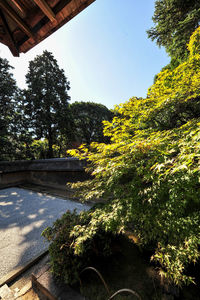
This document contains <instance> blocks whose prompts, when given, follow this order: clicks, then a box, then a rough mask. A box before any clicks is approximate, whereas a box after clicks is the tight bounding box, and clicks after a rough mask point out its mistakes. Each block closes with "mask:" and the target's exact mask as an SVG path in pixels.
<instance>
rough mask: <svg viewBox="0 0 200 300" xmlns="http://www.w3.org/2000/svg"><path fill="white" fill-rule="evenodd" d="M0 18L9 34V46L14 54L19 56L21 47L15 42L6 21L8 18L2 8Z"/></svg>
mask: <svg viewBox="0 0 200 300" xmlns="http://www.w3.org/2000/svg"><path fill="white" fill-rule="evenodd" d="M0 18H1V20H2V23H3V27H4V30H5V32H6V34H7V38H8V42H9V44H10V46H9V48H10V51H11V52H12V54H13V55H14V56H19V49H18V47H17V46H16V43H15V41H14V39H13V36H12V33H11V31H10V28H9V26H8V23H7V21H6V18H5V16H4V14H3V12H2V10H1V9H0Z"/></svg>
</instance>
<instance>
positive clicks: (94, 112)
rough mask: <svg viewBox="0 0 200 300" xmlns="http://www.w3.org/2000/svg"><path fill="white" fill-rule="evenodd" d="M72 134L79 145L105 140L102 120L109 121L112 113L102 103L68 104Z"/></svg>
mask: <svg viewBox="0 0 200 300" xmlns="http://www.w3.org/2000/svg"><path fill="white" fill-rule="evenodd" d="M70 111H71V118H72V120H73V125H72V126H73V134H74V139H75V141H76V142H77V143H78V144H79V145H80V144H82V143H86V144H87V145H89V144H90V143H91V142H99V143H100V142H106V141H108V138H106V137H105V136H104V135H103V121H105V120H107V121H111V120H112V117H113V113H112V112H111V111H110V110H109V109H108V108H107V107H106V106H104V105H102V104H98V103H93V102H74V103H72V104H71V105H70Z"/></svg>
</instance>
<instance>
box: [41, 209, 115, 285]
mask: <svg viewBox="0 0 200 300" xmlns="http://www.w3.org/2000/svg"><path fill="white" fill-rule="evenodd" d="M90 218H91V217H90V216H89V215H88V214H87V213H85V212H82V213H81V214H80V215H77V213H76V212H73V213H71V212H69V211H67V212H66V213H65V214H64V215H63V216H62V218H61V219H58V220H57V221H56V222H55V223H54V224H53V226H52V227H47V228H46V229H45V230H44V231H43V233H42V235H43V236H44V237H45V238H46V239H47V240H48V241H50V242H51V244H50V247H49V253H50V257H51V266H52V271H53V273H54V275H55V276H56V277H59V278H61V279H62V280H63V281H64V282H65V283H70V284H73V283H76V282H77V281H78V280H79V276H80V272H81V271H82V270H83V269H84V268H85V267H87V266H88V265H91V264H92V265H93V264H94V263H95V261H98V260H100V259H104V258H106V257H108V256H109V255H111V251H112V250H111V245H112V241H113V240H114V236H113V235H112V234H110V233H107V234H106V233H105V232H102V231H101V230H99V231H98V232H96V234H95V236H93V238H92V239H90V240H89V241H88V243H87V244H85V246H84V249H83V251H82V253H81V255H79V256H75V255H74V251H73V245H74V242H75V237H74V236H72V235H71V231H72V230H73V228H74V226H76V228H77V227H79V226H80V227H81V228H86V227H87V226H88V224H89V222H90ZM78 235H79V233H78V231H77V235H76V237H77V236H78Z"/></svg>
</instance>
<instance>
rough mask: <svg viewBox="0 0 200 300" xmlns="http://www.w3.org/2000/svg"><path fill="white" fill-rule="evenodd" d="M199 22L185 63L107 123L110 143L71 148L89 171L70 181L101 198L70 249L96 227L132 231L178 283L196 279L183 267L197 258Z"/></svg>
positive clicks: (167, 275)
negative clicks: (82, 178)
mask: <svg viewBox="0 0 200 300" xmlns="http://www.w3.org/2000/svg"><path fill="white" fill-rule="evenodd" d="M197 39H199V29H198V30H197V31H196V32H195V33H194V34H193V35H192V38H191V41H190V44H189V51H190V55H189V58H188V60H187V61H186V62H184V63H183V64H181V65H179V66H178V67H177V68H176V69H174V70H173V71H171V70H164V71H163V72H161V73H160V74H159V75H158V77H157V80H156V82H155V84H154V85H153V86H152V87H150V89H149V91H148V96H147V98H146V99H141V98H132V99H130V100H129V101H128V102H126V103H125V104H122V105H119V106H117V107H116V108H115V112H116V113H117V117H114V119H113V121H112V122H111V123H110V122H107V121H106V122H104V125H105V127H104V134H105V136H109V137H110V139H111V143H110V144H103V143H92V144H91V145H90V147H85V146H84V145H83V146H81V147H80V149H79V150H72V151H70V154H71V155H74V156H76V157H79V158H80V159H87V160H88V162H89V165H88V171H89V172H91V173H92V175H93V176H94V178H93V179H92V180H90V181H87V182H84V183H78V184H73V188H76V189H77V192H78V195H79V197H80V195H81V196H82V198H83V199H84V200H85V199H86V200H91V199H98V198H99V199H103V200H104V201H105V203H106V204H105V205H104V206H102V207H101V208H98V209H96V210H95V211H91V212H88V213H85V214H86V217H87V215H88V214H89V215H90V222H89V224H88V225H87V226H86V227H84V226H75V227H74V229H73V230H72V231H71V236H74V239H75V242H74V243H73V247H74V251H75V253H76V254H77V255H81V253H82V251H83V249H84V245H85V243H87V241H89V240H90V239H92V238H93V237H94V236H95V234H96V233H97V232H98V231H99V230H100V229H101V230H103V231H105V232H112V233H116V234H118V233H124V232H125V231H126V230H132V231H133V232H134V233H135V234H136V235H137V236H138V238H139V241H140V243H141V245H143V246H145V245H151V247H152V249H154V255H153V256H152V260H153V261H155V262H157V263H158V265H159V266H160V275H161V276H163V277H164V278H166V279H168V280H169V281H170V282H174V283H175V284H178V285H181V284H183V283H184V284H185V283H190V282H193V281H194V280H195V279H194V278H192V277H191V276H190V274H186V267H187V266H188V265H189V264H190V263H196V262H197V261H198V260H199V257H200V251H199V249H200V211H199V210H200V52H199V44H198V43H197Z"/></svg>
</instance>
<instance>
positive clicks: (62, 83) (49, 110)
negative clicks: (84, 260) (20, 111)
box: [26, 51, 70, 157]
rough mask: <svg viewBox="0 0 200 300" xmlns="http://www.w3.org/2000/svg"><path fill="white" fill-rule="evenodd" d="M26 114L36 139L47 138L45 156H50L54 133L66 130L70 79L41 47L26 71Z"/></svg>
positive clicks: (62, 133) (51, 155)
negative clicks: (40, 53) (68, 79)
mask: <svg viewBox="0 0 200 300" xmlns="http://www.w3.org/2000/svg"><path fill="white" fill-rule="evenodd" d="M26 83H27V85H28V89H27V91H26V101H27V103H26V114H27V115H28V116H29V118H30V121H31V126H30V128H31V129H32V130H33V134H34V135H35V136H36V138H37V139H41V138H46V139H47V140H48V157H53V144H55V142H56V141H58V140H57V136H62V137H63V138H66V136H67V130H69V108H68V106H69V105H68V101H69V99H70V97H69V96H68V94H67V91H68V90H69V88H70V87H69V82H68V81H67V78H66V77H65V75H64V71H63V70H62V69H60V68H59V66H58V64H57V61H56V60H55V58H54V57H53V55H52V53H50V52H48V51H44V52H43V54H42V55H39V56H37V57H36V58H35V59H34V60H33V61H30V63H29V70H28V73H27V75H26Z"/></svg>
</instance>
